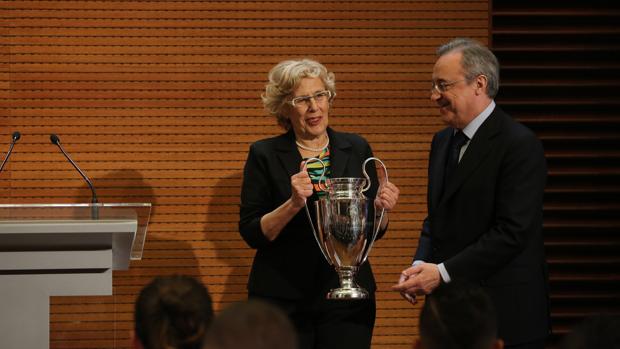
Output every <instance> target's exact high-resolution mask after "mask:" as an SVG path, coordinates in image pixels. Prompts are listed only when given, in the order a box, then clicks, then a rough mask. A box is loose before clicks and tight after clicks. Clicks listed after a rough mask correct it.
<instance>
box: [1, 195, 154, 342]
mask: <svg viewBox="0 0 620 349" xmlns="http://www.w3.org/2000/svg"><path fill="white" fill-rule="evenodd" d="M150 210H151V204H150V203H119V204H111V203H99V204H5V205H0V348H3V349H22V348H29V349H39V348H49V308H50V306H49V302H50V299H49V297H50V296H87V295H88V296H90V295H92V296H95V295H96V296H100V295H111V294H112V271H113V270H126V269H128V268H129V261H130V259H133V260H136V259H141V258H142V249H143V246H144V241H145V238H146V230H147V225H148V220H149V216H150Z"/></svg>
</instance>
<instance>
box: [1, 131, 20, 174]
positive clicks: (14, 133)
mask: <svg viewBox="0 0 620 349" xmlns="http://www.w3.org/2000/svg"><path fill="white" fill-rule="evenodd" d="M20 138H22V134H21V133H19V131H15V132H13V140H12V141H11V146H10V147H9V151H7V152H6V156H5V157H4V161H2V165H0V172H2V170H4V165H5V164H6V162H7V161H8V160H9V156H11V152H12V151H13V147H14V146H15V143H17V141H19V139H20Z"/></svg>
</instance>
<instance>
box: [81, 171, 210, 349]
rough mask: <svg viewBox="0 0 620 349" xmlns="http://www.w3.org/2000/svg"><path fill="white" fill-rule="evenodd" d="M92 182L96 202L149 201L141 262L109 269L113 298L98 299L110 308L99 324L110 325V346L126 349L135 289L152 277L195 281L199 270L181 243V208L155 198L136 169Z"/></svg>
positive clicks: (183, 236)
mask: <svg viewBox="0 0 620 349" xmlns="http://www.w3.org/2000/svg"><path fill="white" fill-rule="evenodd" d="M92 180H93V185H94V186H95V189H96V190H97V195H98V197H99V202H103V203H143V202H150V203H151V213H150V220H149V225H148V228H147V236H146V241H145V243H144V250H143V254H142V259H141V260H136V261H132V262H131V263H130V267H129V270H122V271H115V272H114V277H113V296H112V297H109V296H108V297H102V298H103V299H105V301H104V302H105V303H113V305H114V311H113V313H108V314H105V319H102V321H104V322H107V323H112V324H114V329H113V330H111V331H110V332H111V333H113V336H114V338H115V340H116V344H115V347H119V348H120V347H131V345H132V342H131V335H132V332H133V304H134V302H135V299H136V297H137V295H138V293H139V292H140V290H141V289H142V288H143V287H144V286H145V285H146V284H148V283H149V282H150V281H151V280H152V279H153V278H154V277H156V276H161V275H174V274H181V275H189V276H193V277H196V278H200V268H199V265H198V261H197V258H196V256H195V251H194V248H193V247H192V245H191V244H190V243H189V242H188V241H187V240H192V239H191V238H188V237H187V234H191V232H188V229H187V228H184V227H183V225H184V223H185V221H186V220H187V219H186V218H183V216H182V215H179V214H180V213H184V212H183V211H182V208H180V209H179V206H177V205H176V203H168V202H166V198H160V199H159V200H158V198H157V197H156V194H155V190H154V189H153V187H151V185H149V184H148V183H146V182H145V180H144V177H143V176H142V174H141V173H140V172H139V171H137V170H131V169H127V170H117V171H112V172H109V173H106V175H105V176H104V177H102V178H93V179H92ZM86 189H88V188H86ZM207 286H209V285H207ZM86 311H89V310H88V309H87V310H86ZM93 312H94V310H93ZM126 312H130V314H131V315H128V314H125V313H126ZM110 335H112V334H110Z"/></svg>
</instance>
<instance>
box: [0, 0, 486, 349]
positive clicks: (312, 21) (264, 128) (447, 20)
mask: <svg viewBox="0 0 620 349" xmlns="http://www.w3.org/2000/svg"><path fill="white" fill-rule="evenodd" d="M0 13H1V14H2V16H0V33H1V35H0V136H2V139H0V142H1V143H0V145H3V146H8V143H9V140H10V134H11V133H12V132H13V131H14V130H19V131H20V132H21V133H22V139H21V140H20V142H19V144H17V146H16V148H15V152H14V153H13V155H12V158H11V160H10V162H9V163H8V164H7V167H6V169H5V171H4V172H3V173H2V174H0V202H3V203H8V202H12V203H48V202H87V201H88V200H89V195H90V193H89V191H88V188H87V187H86V186H85V184H84V183H83V182H82V181H81V180H80V178H79V176H78V174H77V173H75V172H74V170H73V169H72V168H71V165H70V164H68V163H67V162H66V160H65V159H64V158H63V157H62V155H61V154H59V152H58V150H57V149H56V148H55V147H54V146H53V145H52V144H50V142H49V134H50V133H56V134H58V135H59V136H60V137H61V139H62V142H63V144H64V147H65V148H66V149H67V151H68V152H70V153H71V155H72V157H73V158H74V159H75V160H76V161H77V162H78V163H79V164H80V166H81V167H82V169H83V170H84V171H85V172H86V173H87V174H88V175H89V176H90V177H91V179H92V180H93V182H94V184H95V186H96V187H97V188H98V193H99V196H100V200H101V201H102V202H151V203H152V204H153V211H152V217H151V222H150V226H149V235H148V238H147V241H146V245H145V251H144V256H143V259H142V260H141V261H135V262H132V263H131V268H130V270H128V271H121V272H115V274H114V295H113V296H108V297H53V298H52V300H51V304H52V305H51V314H50V322H51V325H50V326H51V333H50V338H51V348H130V346H131V341H130V332H131V330H132V328H133V302H134V300H135V297H136V294H137V293H138V292H139V290H140V289H141V287H143V286H144V285H145V284H146V283H147V282H149V280H150V279H151V278H152V277H154V276H156V275H166V274H175V273H182V274H188V275H193V276H195V277H197V278H200V279H201V280H202V281H203V282H204V283H205V284H206V285H208V287H209V290H210V292H211V293H212V294H213V297H214V300H215V308H216V310H218V311H219V310H221V309H222V308H223V307H224V306H226V305H227V304H230V303H231V302H235V301H239V300H243V299H245V297H246V295H247V294H246V289H245V283H246V280H247V274H248V271H249V268H250V264H251V262H252V257H253V254H254V251H252V250H251V249H249V248H248V247H247V246H246V245H245V243H244V242H243V241H242V240H241V238H240V236H239V233H238V231H237V220H238V205H239V193H240V183H241V180H242V178H241V177H242V168H243V165H244V161H245V158H246V156H247V150H248V147H249V145H250V144H251V143H252V142H254V141H256V140H258V139H261V138H265V137H268V136H272V135H275V134H278V133H280V132H281V130H280V129H279V128H278V127H277V125H276V123H275V120H274V119H273V118H272V117H269V116H268V115H267V114H266V113H265V112H264V111H263V110H262V105H261V101H260V97H259V96H260V94H261V92H262V90H263V88H264V85H265V82H266V76H267V72H268V71H269V69H270V68H271V67H272V66H273V65H275V64H276V63H278V62H279V61H281V60H284V59H288V58H296V57H311V58H314V59H317V60H319V61H321V62H322V63H324V64H325V65H326V66H327V67H328V68H329V69H330V70H332V71H334V72H335V74H336V79H337V88H338V97H337V99H336V101H335V104H334V109H333V110H332V112H331V115H330V116H331V118H330V121H331V124H332V126H333V127H334V128H336V129H338V130H342V131H347V132H355V133H359V134H360V135H362V136H364V137H365V138H366V139H368V140H369V142H370V143H371V145H372V147H373V149H374V151H375V154H376V156H378V157H380V158H381V159H383V160H384V161H385V162H386V165H387V166H388V169H389V171H390V179H391V180H392V181H394V182H395V183H396V184H397V185H398V186H399V187H400V189H401V200H400V203H399V205H398V206H397V209H396V210H395V211H394V212H393V213H392V214H391V223H390V231H389V232H388V234H387V235H386V237H385V238H384V239H383V240H381V241H379V242H378V243H377V245H376V247H375V249H374V250H373V251H372V253H371V257H370V258H371V259H372V261H373V265H374V269H375V274H376V279H377V284H378V292H377V299H378V302H377V308H378V310H377V321H376V327H375V331H374V338H373V348H410V347H411V344H412V342H413V340H414V338H415V337H416V335H417V331H418V330H417V316H418V314H419V310H420V309H419V305H418V306H415V307H411V306H409V305H408V303H406V302H405V301H403V300H402V299H401V298H400V296H399V295H398V294H395V293H393V292H391V291H390V290H389V286H390V285H391V284H392V283H394V282H395V281H396V279H397V277H398V273H399V272H400V271H401V270H402V269H403V268H404V267H405V266H406V265H408V263H409V262H410V259H411V256H412V254H413V253H414V251H415V248H416V246H417V239H418V237H419V229H420V225H421V221H422V219H423V218H424V215H425V211H426V208H425V202H426V198H425V195H426V173H427V171H426V165H427V158H428V149H429V145H430V140H431V137H432V134H433V133H434V132H435V131H436V130H438V129H439V128H440V127H441V123H440V120H439V119H438V117H437V116H436V114H437V112H436V110H435V108H434V107H433V105H432V104H431V103H430V102H429V100H428V95H429V93H428V90H429V87H430V82H429V81H430V76H431V70H432V65H433V62H434V59H435V58H434V50H435V48H436V46H437V45H439V44H441V43H443V42H446V41H447V40H449V39H451V38H453V37H455V36H471V37H474V38H476V39H478V40H480V41H482V42H487V40H488V21H489V18H488V3H487V1H486V0H485V1H483V0H481V1H460V0H454V1H404V0H400V1H382V0H378V1H369V0H361V1H360V0H358V1H331V2H311V3H309V2H305V1H226V2H224V1H189V0H188V1H154V0H153V1H148V0H143V1H94V0H75V1H64V0H59V1H51V0H33V1H0Z"/></svg>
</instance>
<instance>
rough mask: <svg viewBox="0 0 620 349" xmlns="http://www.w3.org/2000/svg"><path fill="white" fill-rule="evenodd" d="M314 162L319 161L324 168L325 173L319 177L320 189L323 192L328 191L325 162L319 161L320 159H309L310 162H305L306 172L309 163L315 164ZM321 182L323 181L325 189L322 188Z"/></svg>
mask: <svg viewBox="0 0 620 349" xmlns="http://www.w3.org/2000/svg"><path fill="white" fill-rule="evenodd" d="M313 161H318V162H319V163H320V164H321V166H323V172H321V176H320V177H319V183H318V184H319V189H321V190H323V191H327V189H328V186H327V178H325V171H326V170H327V169H326V168H325V163H324V162H323V160H321V159H319V158H308V160H306V161H305V162H304V171H305V170H306V168H307V167H308V163H309V162H313ZM321 180H323V183H324V184H323V187H322V188H321Z"/></svg>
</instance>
